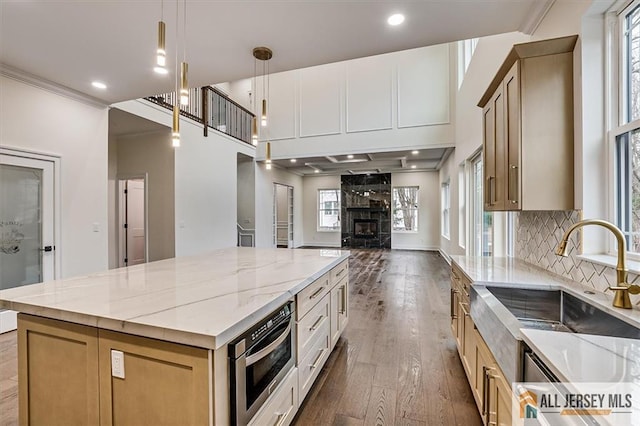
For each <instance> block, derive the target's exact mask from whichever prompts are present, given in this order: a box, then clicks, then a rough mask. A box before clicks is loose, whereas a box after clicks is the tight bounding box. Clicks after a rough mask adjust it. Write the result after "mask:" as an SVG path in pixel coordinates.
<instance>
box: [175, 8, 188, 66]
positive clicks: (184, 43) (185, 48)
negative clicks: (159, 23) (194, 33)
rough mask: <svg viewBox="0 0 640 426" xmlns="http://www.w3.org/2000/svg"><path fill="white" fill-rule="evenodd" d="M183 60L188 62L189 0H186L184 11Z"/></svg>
mask: <svg viewBox="0 0 640 426" xmlns="http://www.w3.org/2000/svg"><path fill="white" fill-rule="evenodd" d="M176 1H177V0H176ZM182 61H183V62H187V0H184V13H183V23H182Z"/></svg>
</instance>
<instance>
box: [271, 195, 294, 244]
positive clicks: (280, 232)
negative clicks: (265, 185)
mask: <svg viewBox="0 0 640 426" xmlns="http://www.w3.org/2000/svg"><path fill="white" fill-rule="evenodd" d="M273 244H274V246H275V247H279V248H293V187H292V186H289V185H283V184H279V183H274V184H273Z"/></svg>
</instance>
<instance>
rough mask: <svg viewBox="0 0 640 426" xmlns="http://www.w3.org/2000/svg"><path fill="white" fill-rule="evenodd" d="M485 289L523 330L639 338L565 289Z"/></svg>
mask: <svg viewBox="0 0 640 426" xmlns="http://www.w3.org/2000/svg"><path fill="white" fill-rule="evenodd" d="M486 288H487V290H489V292H490V293H491V294H493V295H494V296H495V297H496V299H498V301H499V302H500V303H501V304H502V305H504V306H505V307H506V308H507V309H508V310H509V312H511V313H512V314H513V315H514V316H515V317H516V319H517V320H518V321H519V322H520V324H521V325H522V327H523V328H534V329H538V330H552V331H564V332H571V333H583V334H596V335H600V336H612V337H624V338H629V339H640V329H638V328H636V327H634V326H633V325H631V324H628V323H626V322H624V321H622V320H620V319H618V318H616V317H614V316H612V315H610V314H608V313H606V312H605V311H603V310H601V309H599V308H597V307H595V306H593V305H592V304H590V303H588V302H586V301H584V300H581V299H579V298H577V297H575V296H573V295H571V294H569V293H567V292H566V291H563V290H533V289H523V288H509V287H495V286H487V287H486Z"/></svg>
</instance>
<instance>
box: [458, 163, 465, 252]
mask: <svg viewBox="0 0 640 426" xmlns="http://www.w3.org/2000/svg"><path fill="white" fill-rule="evenodd" d="M465 164H466V162H465V163H462V164H460V167H459V168H458V245H459V246H460V247H461V248H465V247H466V246H467V214H466V212H467V180H466V174H465Z"/></svg>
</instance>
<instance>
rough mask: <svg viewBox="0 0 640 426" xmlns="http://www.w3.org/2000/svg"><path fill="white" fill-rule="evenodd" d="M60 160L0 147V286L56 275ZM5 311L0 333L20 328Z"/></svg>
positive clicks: (5, 287)
mask: <svg viewBox="0 0 640 426" xmlns="http://www.w3.org/2000/svg"><path fill="white" fill-rule="evenodd" d="M58 162H59V159H58V158H54V157H49V156H43V155H38V154H31V153H26V152H21V151H14V150H10V149H4V148H0V290H4V289H8V288H13V287H19V286H23V285H27V284H33V283H39V282H43V281H51V280H54V279H55V278H57V276H58V274H57V270H59V258H58V256H57V254H56V253H57V251H56V240H55V235H56V234H57V233H56V228H57V226H56V224H57V222H56V216H57V214H56V211H55V208H56V205H59V200H56V199H55V197H56V196H59V195H57V192H56V191H55V190H54V188H55V187H56V179H57V176H56V170H57V169H58V166H59V164H58ZM16 325H17V322H16V312H13V311H8V310H0V333H4V332H7V331H11V330H14V329H15V328H16Z"/></svg>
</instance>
